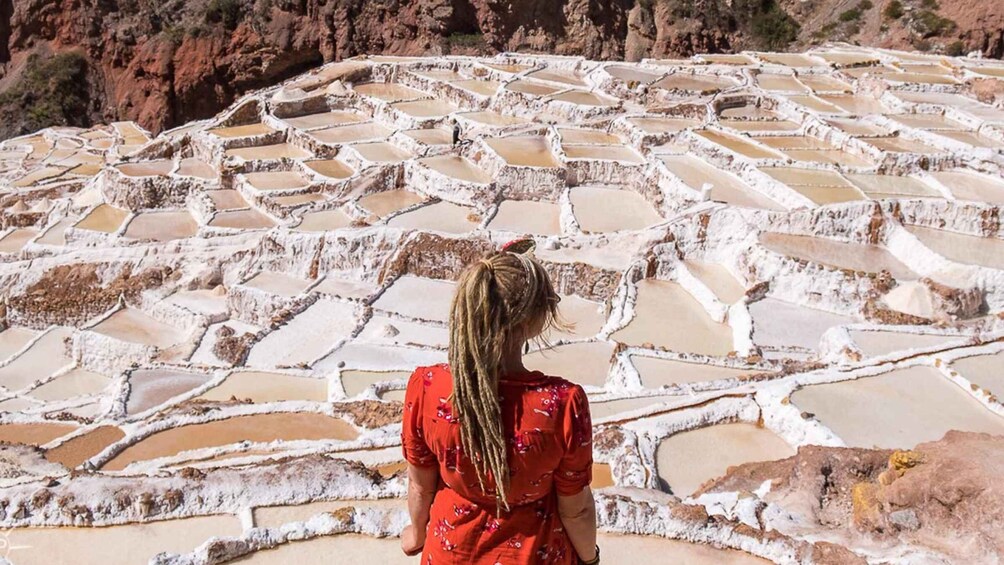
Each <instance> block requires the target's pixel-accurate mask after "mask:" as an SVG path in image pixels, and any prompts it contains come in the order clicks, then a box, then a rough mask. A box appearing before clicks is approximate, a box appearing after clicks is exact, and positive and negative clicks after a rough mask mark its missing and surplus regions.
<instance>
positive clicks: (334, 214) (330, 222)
mask: <svg viewBox="0 0 1004 565" xmlns="http://www.w3.org/2000/svg"><path fill="white" fill-rule="evenodd" d="M302 218H303V219H302V220H301V221H300V223H299V224H298V225H297V226H296V228H294V229H295V230H296V231H303V232H323V231H329V230H337V229H342V228H347V227H349V226H351V225H352V218H350V217H349V216H348V214H346V213H345V212H342V211H341V210H338V209H335V210H319V211H316V212H307V213H306V214H304V215H303V216H302Z"/></svg>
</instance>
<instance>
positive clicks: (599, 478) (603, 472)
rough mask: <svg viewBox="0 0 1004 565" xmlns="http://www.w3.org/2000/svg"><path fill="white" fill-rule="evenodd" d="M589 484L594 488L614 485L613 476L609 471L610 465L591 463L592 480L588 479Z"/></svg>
mask: <svg viewBox="0 0 1004 565" xmlns="http://www.w3.org/2000/svg"><path fill="white" fill-rule="evenodd" d="M589 486H590V487H591V488H594V489H597V488H606V487H612V486H614V476H613V473H611V471H610V465H608V464H606V463H593V480H592V481H590V483H589Z"/></svg>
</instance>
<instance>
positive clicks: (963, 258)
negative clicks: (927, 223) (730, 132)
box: [904, 225, 1004, 270]
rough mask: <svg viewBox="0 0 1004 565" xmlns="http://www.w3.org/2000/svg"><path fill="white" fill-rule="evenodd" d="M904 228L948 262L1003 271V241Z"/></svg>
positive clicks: (910, 227) (919, 228)
mask: <svg viewBox="0 0 1004 565" xmlns="http://www.w3.org/2000/svg"><path fill="white" fill-rule="evenodd" d="M904 227H905V228H906V229H907V231H909V232H910V233H911V234H913V235H914V236H915V237H916V238H917V239H919V240H920V242H921V243H923V244H924V246H926V247H927V248H929V249H931V250H932V251H934V252H935V253H937V254H939V255H941V256H942V257H945V258H946V259H948V260H950V261H955V262H956V263H962V264H965V265H980V266H983V267H990V268H992V269H1002V270H1004V239H999V238H995V237H977V236H973V235H965V234H961V233H954V232H950V231H945V230H939V229H934V228H927V227H922V226H913V225H905V226H904Z"/></svg>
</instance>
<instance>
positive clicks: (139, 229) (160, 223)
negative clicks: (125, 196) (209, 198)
mask: <svg viewBox="0 0 1004 565" xmlns="http://www.w3.org/2000/svg"><path fill="white" fill-rule="evenodd" d="M197 233H199V224H198V223H196V222H195V218H193V217H192V215H191V214H190V213H188V211H180V212H143V213H141V214H139V215H138V216H136V217H135V218H133V219H132V220H131V221H130V222H129V226H128V227H127V228H126V231H125V236H126V237H130V238H133V239H144V240H153V241H171V240H174V239H185V238H188V237H192V236H194V235H195V234H197Z"/></svg>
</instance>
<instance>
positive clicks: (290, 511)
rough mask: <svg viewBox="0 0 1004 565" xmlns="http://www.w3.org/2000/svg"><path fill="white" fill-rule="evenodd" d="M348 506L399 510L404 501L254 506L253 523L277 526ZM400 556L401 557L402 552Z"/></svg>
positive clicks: (396, 499) (346, 501) (268, 526)
mask: <svg viewBox="0 0 1004 565" xmlns="http://www.w3.org/2000/svg"><path fill="white" fill-rule="evenodd" d="M349 506H352V507H355V508H380V509H382V510H401V509H404V508H405V501H404V499H400V498H380V499H372V500H366V499H356V500H352V499H350V500H325V501H320V502H308V503H306V504H294V505H288V506H260V507H258V508H255V509H254V511H253V516H254V525H255V527H256V528H278V527H281V526H282V525H283V524H289V523H290V522H305V521H307V520H309V519H311V518H313V517H314V516H316V515H318V514H321V513H323V512H333V511H335V510H338V509H339V508H346V507H349ZM360 537H362V536H360ZM400 551H401V550H400V546H398V553H400ZM333 555H335V554H333ZM401 556H402V557H403V556H404V554H403V553H402V554H401ZM368 561H369V560H368V559H363V560H362V561H360V563H362V562H368ZM325 563H328V562H325ZM409 563H411V561H409Z"/></svg>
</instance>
